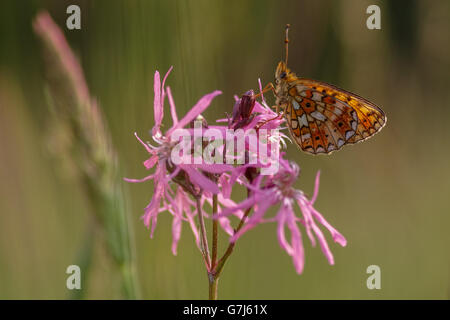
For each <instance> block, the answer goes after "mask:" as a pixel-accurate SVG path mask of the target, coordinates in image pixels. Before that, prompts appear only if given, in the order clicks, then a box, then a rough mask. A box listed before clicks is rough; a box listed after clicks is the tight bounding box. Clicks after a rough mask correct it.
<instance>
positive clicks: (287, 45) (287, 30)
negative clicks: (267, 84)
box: [284, 23, 291, 67]
mask: <svg viewBox="0 0 450 320" xmlns="http://www.w3.org/2000/svg"><path fill="white" fill-rule="evenodd" d="M290 27H291V25H290V24H289V23H288V24H287V25H286V37H285V38H284V45H285V46H286V61H285V63H286V67H287V64H288V47H289V35H288V33H289V28H290Z"/></svg>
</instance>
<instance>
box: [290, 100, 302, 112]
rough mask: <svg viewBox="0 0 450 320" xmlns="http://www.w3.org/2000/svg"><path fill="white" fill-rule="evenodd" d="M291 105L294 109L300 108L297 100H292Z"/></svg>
mask: <svg viewBox="0 0 450 320" xmlns="http://www.w3.org/2000/svg"><path fill="white" fill-rule="evenodd" d="M292 105H293V106H294V109H295V110H298V109H300V105H299V104H298V102H297V101H295V100H292Z"/></svg>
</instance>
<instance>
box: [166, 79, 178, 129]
mask: <svg viewBox="0 0 450 320" xmlns="http://www.w3.org/2000/svg"><path fill="white" fill-rule="evenodd" d="M166 90H167V98H168V100H169V106H170V114H171V115H172V121H173V124H174V125H176V124H177V123H178V116H177V110H176V108H175V102H174V101H173V97H172V91H171V90H170V87H167V88H166Z"/></svg>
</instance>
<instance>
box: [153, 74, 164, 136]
mask: <svg viewBox="0 0 450 320" xmlns="http://www.w3.org/2000/svg"><path fill="white" fill-rule="evenodd" d="M153 92H154V94H155V97H154V100H153V112H154V114H155V125H154V126H153V129H152V135H154V136H156V134H157V133H158V132H160V127H161V122H162V119H163V116H164V110H163V105H162V103H161V79H160V76H159V72H158V71H156V72H155V77H154V80H153Z"/></svg>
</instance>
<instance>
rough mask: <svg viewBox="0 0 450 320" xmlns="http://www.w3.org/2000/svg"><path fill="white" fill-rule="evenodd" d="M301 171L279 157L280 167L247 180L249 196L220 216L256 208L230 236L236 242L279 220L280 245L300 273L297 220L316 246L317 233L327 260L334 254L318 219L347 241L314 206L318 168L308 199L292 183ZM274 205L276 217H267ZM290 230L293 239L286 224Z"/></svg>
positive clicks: (339, 239) (301, 254)
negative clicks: (289, 239) (287, 237)
mask: <svg viewBox="0 0 450 320" xmlns="http://www.w3.org/2000/svg"><path fill="white" fill-rule="evenodd" d="M298 175H299V167H298V166H297V165H296V164H295V163H292V162H291V163H290V162H288V161H287V160H284V159H282V158H281V157H280V169H279V171H278V173H277V174H275V175H272V176H258V177H257V178H256V179H255V180H254V183H253V184H248V183H246V184H245V185H246V186H247V188H248V189H250V190H251V191H252V194H251V195H250V197H249V198H248V199H246V200H244V201H242V202H241V203H239V204H238V205H237V206H235V207H232V208H227V209H224V210H222V212H220V213H219V214H218V215H217V216H218V217H221V216H228V215H230V214H231V213H233V212H234V211H235V210H246V209H248V208H252V207H253V208H254V213H253V214H252V215H251V216H250V217H249V218H248V220H247V222H246V223H245V225H244V226H243V227H242V229H240V230H239V231H238V232H237V233H236V234H234V235H233V236H232V237H231V238H230V241H231V242H235V241H236V240H237V239H238V238H239V237H240V236H242V235H243V234H244V233H245V232H246V231H248V230H250V229H252V228H254V227H255V226H257V225H258V224H260V223H263V222H277V223H278V227H277V236H278V242H279V243H280V246H281V247H282V248H283V249H284V250H285V251H286V252H287V253H288V254H289V255H290V256H291V257H292V260H293V263H294V266H295V270H296V271H297V273H299V274H301V273H302V271H303V266H304V249H303V243H302V237H301V232H300V228H299V225H298V223H300V224H302V225H303V226H304V227H305V229H306V234H307V235H308V238H309V239H310V241H311V243H312V245H313V246H315V244H316V237H317V240H318V242H319V245H320V247H321V249H322V252H323V254H324V255H325V257H326V258H327V260H328V262H329V263H330V264H331V265H333V264H334V258H333V254H332V253H331V251H330V248H329V247H328V243H327V241H326V239H325V236H324V234H323V233H322V231H321V229H320V228H319V227H318V225H317V222H319V223H320V224H321V225H322V226H324V227H325V228H326V229H328V231H329V232H330V233H331V236H332V238H333V240H334V241H335V242H337V243H339V244H340V245H341V246H345V245H346V244H347V241H346V239H345V238H344V236H343V235H341V234H340V233H339V232H338V231H337V230H336V229H335V228H333V227H332V226H331V225H330V224H329V223H328V222H327V221H326V220H325V218H324V217H323V216H322V215H321V214H320V213H319V212H318V211H317V210H316V209H315V208H314V207H313V205H314V202H315V200H316V198H317V195H318V192H319V176H320V174H319V172H318V173H317V176H316V183H315V188H314V195H313V197H312V198H311V199H308V198H307V197H306V196H305V195H304V193H303V192H302V191H301V190H298V189H295V188H294V187H293V185H294V182H295V181H296V179H297V177H298ZM295 203H297V205H298V206H299V208H300V210H301V212H302V216H301V217H297V216H296V214H295V211H294V204H295ZM275 205H279V206H280V208H279V210H278V212H277V214H276V216H275V217H273V218H264V216H265V214H266V212H267V210H268V209H269V208H270V207H272V206H275ZM286 227H287V228H288V229H289V231H290V234H291V241H290V242H289V241H288V240H287V239H286V235H285V228H286Z"/></svg>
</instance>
